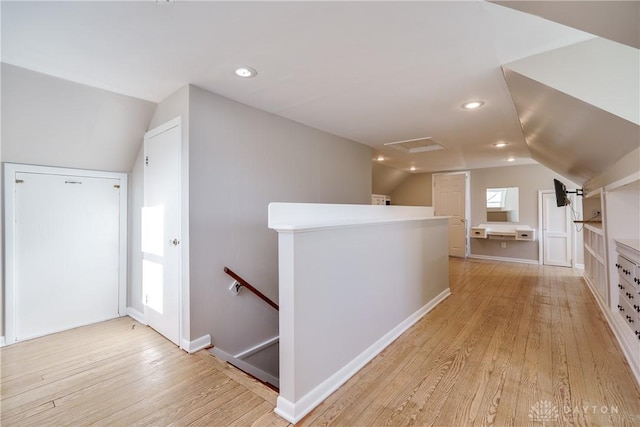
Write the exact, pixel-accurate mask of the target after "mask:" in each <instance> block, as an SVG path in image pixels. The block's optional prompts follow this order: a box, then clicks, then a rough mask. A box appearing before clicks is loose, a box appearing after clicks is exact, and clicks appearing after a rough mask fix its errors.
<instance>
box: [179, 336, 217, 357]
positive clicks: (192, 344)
mask: <svg viewBox="0 0 640 427" xmlns="http://www.w3.org/2000/svg"><path fill="white" fill-rule="evenodd" d="M209 346H211V335H209V334H207V335H203V336H201V337H200V338H196V339H195V340H193V341H187V340H185V339H183V340H182V346H181V347H182V349H183V350H184V351H186V352H187V353H195V352H196V351H200V350H202V349H203V348H207V347H209Z"/></svg>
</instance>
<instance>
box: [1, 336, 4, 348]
mask: <svg viewBox="0 0 640 427" xmlns="http://www.w3.org/2000/svg"><path fill="white" fill-rule="evenodd" d="M4 346H5V341H4V337H0V347H4Z"/></svg>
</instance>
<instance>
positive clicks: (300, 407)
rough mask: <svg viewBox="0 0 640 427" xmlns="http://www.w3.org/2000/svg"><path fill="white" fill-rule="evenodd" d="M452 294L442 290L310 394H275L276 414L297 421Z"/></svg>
mask: <svg viewBox="0 0 640 427" xmlns="http://www.w3.org/2000/svg"><path fill="white" fill-rule="evenodd" d="M449 295H451V291H450V289H449V288H447V289H445V290H444V291H442V292H441V293H440V294H439V295H438V296H436V297H435V298H433V299H432V300H431V301H429V302H428V303H426V304H425V305H424V306H422V307H421V308H420V309H418V310H417V311H416V312H415V313H413V314H411V315H410V316H409V317H407V318H406V319H405V320H404V321H402V322H401V323H400V324H398V326H396V327H395V328H393V329H392V330H391V331H389V332H388V333H386V334H385V335H383V336H382V337H381V338H380V339H379V340H378V341H376V342H375V343H373V344H372V345H371V346H370V347H369V348H367V349H366V350H365V351H363V352H362V353H360V354H359V355H358V356H356V357H355V358H354V359H353V360H352V361H351V362H349V363H348V364H346V365H345V366H344V367H343V368H342V369H340V370H339V371H338V372H336V373H335V374H333V375H332V376H330V377H329V378H327V379H326V380H325V381H324V382H322V383H321V384H320V385H318V386H317V387H315V388H314V389H313V390H311V391H310V392H309V393H307V394H306V395H304V396H303V397H302V398H301V399H300V400H298V401H297V402H295V403H294V402H291V401H289V400H287V399H285V398H283V397H282V396H278V399H277V407H276V409H275V412H276V414H278V415H280V416H281V417H282V418H284V419H285V420H287V421H289V422H290V423H293V424H295V423H297V422H298V421H300V420H301V419H302V418H303V417H304V416H305V415H307V414H308V413H309V412H311V410H313V409H314V408H315V407H316V406H318V405H319V404H320V403H322V401H324V400H325V399H326V398H327V397H329V395H331V393H333V392H334V391H336V390H337V389H338V388H339V387H340V386H341V385H343V384H344V383H345V382H347V381H348V380H349V378H351V377H352V376H353V375H355V374H356V373H357V372H358V371H359V370H360V369H362V368H363V367H364V366H365V365H366V364H367V363H369V362H370V361H371V360H372V359H373V358H374V357H376V356H377V355H378V354H380V352H382V350H384V349H385V348H387V347H388V346H389V344H391V343H392V342H393V341H395V340H396V339H397V338H398V337H399V336H400V335H402V334H403V333H404V332H405V331H406V330H407V329H409V328H410V327H411V326H413V325H414V324H415V323H416V322H417V321H418V320H420V319H421V318H422V317H423V316H424V315H425V314H427V313H428V312H430V311H431V310H433V308H434V307H435V306H436V305H438V304H439V303H441V302H442V301H443V300H444V299H445V298H447V297H448V296H449Z"/></svg>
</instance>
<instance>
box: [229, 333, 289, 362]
mask: <svg viewBox="0 0 640 427" xmlns="http://www.w3.org/2000/svg"><path fill="white" fill-rule="evenodd" d="M279 342H280V337H279V336H275V337H273V338H269V339H268V340H266V341H264V342H261V343H260V344H258V345H256V346H253V347H251V348H249V349H247V350H245V351H242V352H240V353H238V354H236V355H235V356H234V357H235V358H236V359H240V360H242V359H246V358H247V357H249V356H253V355H254V354H256V353H257V352H259V351H262V350H264V349H265V348H268V347H271V346H272V345H274V344H278V343H279Z"/></svg>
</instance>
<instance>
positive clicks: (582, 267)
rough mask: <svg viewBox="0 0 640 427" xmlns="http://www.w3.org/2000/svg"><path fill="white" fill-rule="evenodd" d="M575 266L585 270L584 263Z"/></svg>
mask: <svg viewBox="0 0 640 427" xmlns="http://www.w3.org/2000/svg"><path fill="white" fill-rule="evenodd" d="M573 268H577V269H578V270H584V264H576V265H574V266H573Z"/></svg>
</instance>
